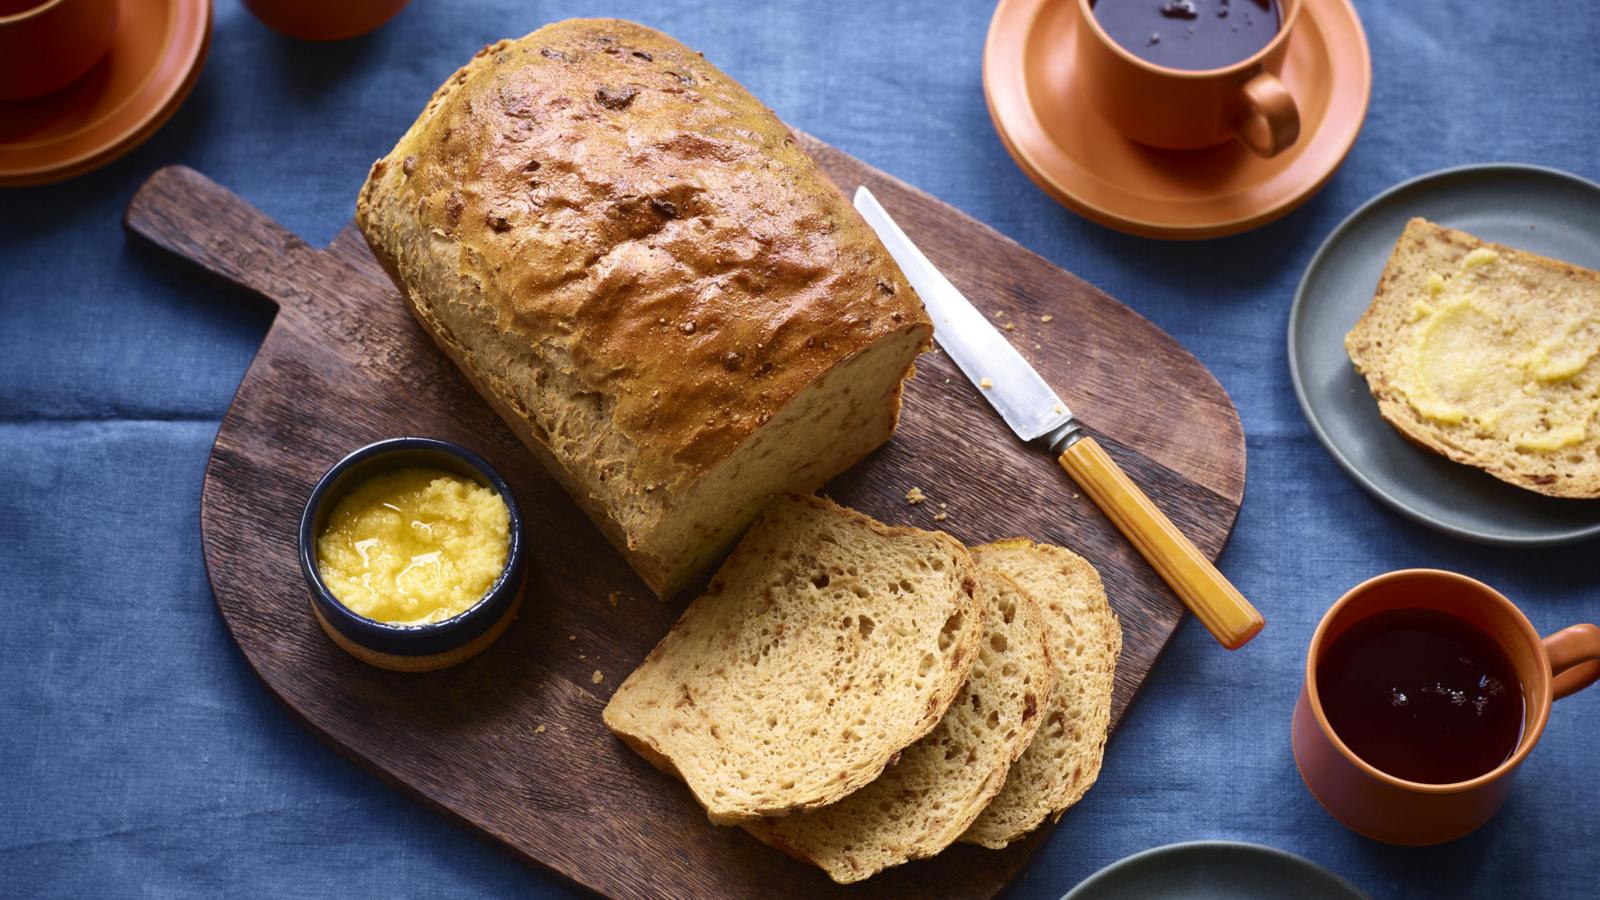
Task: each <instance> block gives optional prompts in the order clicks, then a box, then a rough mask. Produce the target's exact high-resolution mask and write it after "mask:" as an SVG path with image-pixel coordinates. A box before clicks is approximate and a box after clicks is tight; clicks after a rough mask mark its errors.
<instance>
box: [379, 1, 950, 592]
mask: <svg viewBox="0 0 1600 900" xmlns="http://www.w3.org/2000/svg"><path fill="white" fill-rule="evenodd" d="M356 219H357V223H358V225H359V226H360V228H361V230H362V233H363V234H364V235H365V236H366V238H367V241H368V243H369V244H370V245H371V247H372V249H373V251H374V254H375V255H376V256H377V258H378V259H379V261H380V262H381V263H382V264H383V265H384V267H385V268H386V269H387V270H388V271H389V273H390V275H391V276H393V277H394V279H395V281H396V283H397V284H398V285H399V286H400V288H401V291H402V293H403V294H404V295H405V297H406V301H407V303H408V305H409V307H410V308H411V310H412V312H413V313H414V314H415V316H416V318H417V319H418V321H419V322H420V323H421V324H422V325H423V327H424V329H425V330H426V331H428V332H429V334H430V335H431V336H432V337H433V338H434V340H435V341H436V342H437V343H438V344H439V345H440V347H441V348H442V349H444V351H445V352H446V353H447V354H448V355H449V356H450V357H451V358H452V359H453V360H454V361H455V362H456V363H457V365H458V366H460V367H461V368H462V370H463V371H464V373H465V374H466V375H467V377H468V378H469V380H470V381H472V383H473V384H474V386H475V387H476V388H477V389H478V390H479V392H480V393H482V394H484V396H485V398H486V399H488V400H489V402H490V404H491V405H492V406H493V407H494V408H495V409H496V411H497V412H498V413H499V414H500V415H501V416H502V417H503V418H505V419H506V421H507V423H508V424H509V425H510V426H511V428H512V430H513V431H514V432H516V433H517V435H518V436H519V437H520V438H521V439H522V440H523V441H524V442H525V443H527V444H528V445H529V447H530V448H531V449H532V450H533V451H534V453H535V455H536V456H537V457H538V458H539V459H540V461H541V462H542V463H543V464H544V465H545V467H546V468H547V469H549V470H550V471H551V473H552V474H553V475H554V477H556V478H557V480H559V481H560V482H561V483H562V485H563V486H564V487H565V488H566V489H567V490H568V491H569V492H570V493H571V494H572V495H573V497H574V498H575V499H576V500H577V501H578V502H579V504H580V505H582V506H583V508H584V509H585V511H586V512H587V513H588V514H589V515H590V517H591V518H593V519H594V520H595V522H596V523H597V524H598V525H599V526H600V527H601V529H602V531H604V532H605V534H606V535H607V537H608V538H609V539H610V540H611V541H612V542H613V543H614V544H615V545H616V546H617V547H618V548H619V550H621V551H622V552H623V553H624V554H625V555H626V556H627V558H628V560H629V562H630V564H632V565H633V566H634V567H635V569H637V570H638V571H639V573H640V575H641V576H642V577H643V578H644V579H645V581H646V582H647V583H648V584H649V585H650V586H651V587H652V588H653V589H655V590H656V591H657V593H659V594H668V593H671V592H672V591H674V590H676V589H677V588H679V587H681V586H683V585H684V584H685V583H687V582H689V581H691V580H692V579H693V578H694V577H696V576H697V575H698V574H700V573H701V572H703V571H704V570H705V569H706V568H708V567H709V566H710V565H712V564H714V563H715V561H716V559H717V558H718V557H719V556H720V555H721V554H722V553H723V552H725V551H726V550H727V548H728V547H729V546H730V545H731V544H732V542H733V541H734V540H735V539H737V537H738V534H739V533H740V531H741V530H742V529H743V528H744V527H745V526H746V525H747V524H748V523H749V522H750V520H751V519H752V518H753V517H754V516H755V515H756V514H757V513H758V512H759V511H760V509H761V507H762V506H763V505H764V503H765V502H766V500H767V499H768V498H769V497H770V496H772V495H773V494H774V493H776V492H779V491H782V490H791V489H792V490H810V489H813V488H815V487H817V486H820V485H821V484H823V483H824V482H826V481H827V479H828V478H830V477H832V476H833V475H835V474H837V473H838V472H840V471H843V470H844V469H845V468H847V467H848V466H849V465H851V464H852V463H854V462H855V461H857V460H858V459H860V458H861V456H863V455H865V454H866V453H867V452H869V451H871V450H872V449H873V448H874V447H876V446H878V445H879V444H881V443H882V442H883V441H885V440H887V439H888V437H889V436H890V434H891V433H892V432H893V429H894V424H895V420H896V417H897V415H898V410H899V398H900V384H901V381H902V380H903V379H904V378H905V377H906V376H907V375H908V374H909V373H910V368H911V362H912V360H913V359H914V358H915V356H916V355H917V354H918V353H920V352H922V351H923V350H925V349H927V347H928V346H929V341H930V338H931V335H932V328H931V325H930V324H929V323H928V321H927V317H926V315H925V314H924V313H923V310H922V306H921V303H920V302H919V301H918V300H917V298H916V296H915V294H914V292H913V291H912V289H911V287H910V285H909V284H907V283H906V281H905V279H904V277H903V276H902V275H901V274H900V271H899V269H898V268H897V267H896V266H895V265H894V263H893V261H892V260H891V259H890V258H889V256H888V255H887V253H886V252H884V250H883V248H882V246H881V245H880V244H879V243H878V240H877V238H876V236H874V235H873V234H872V232H871V230H870V228H869V227H868V226H867V225H866V223H865V222H864V221H862V220H861V218H860V216H859V215H858V214H857V213H856V212H855V211H854V209H853V208H851V206H850V203H849V201H848V200H847V199H846V198H845V197H844V196H843V195H842V194H841V193H840V192H839V191H838V189H837V188H836V187H834V186H833V185H832V184H831V183H830V182H829V181H828V180H827V178H826V177H825V176H824V175H823V174H822V173H821V171H820V170H819V169H817V167H816V165H815V163H814V162H813V161H812V160H811V159H810V158H809V157H808V156H807V155H806V154H805V152H804V151H803V150H801V149H800V147H799V146H798V145H797V143H796V142H795V140H794V138H793V136H792V135H791V134H790V133H789V131H788V129H787V128H786V127H785V126H784V125H783V124H782V123H781V122H780V121H779V120H778V119H777V117H776V116H774V115H773V114H772V113H771V111H769V110H767V109H766V108H765V107H763V106H762V105H761V104H760V102H759V101H757V100H756V99H755V98H753V97H751V96H750V94H748V93H747V92H745V91H744V89H743V88H741V87H740V86H739V85H738V84H737V83H735V82H734V81H733V80H732V79H730V78H728V77H727V76H726V75H724V74H723V73H722V72H720V71H718V70H717V69H716V68H715V67H714V66H712V65H710V64H709V63H707V62H706V61H705V60H704V59H703V58H701V57H700V56H699V55H698V54H696V53H695V52H693V51H692V50H690V49H688V48H687V47H685V46H683V45H682V44H680V43H678V42H677V41H675V40H673V39H671V38H669V37H667V36H665V35H663V34H661V33H659V32H656V31H654V30H651V29H648V28H645V27H643V26H640V25H636V24H634V23H631V22H625V21H621V20H615V19H581V20H571V21H566V22H560V23H557V24H554V25H550V26H546V27H545V28H542V29H540V30H538V31H536V32H534V33H532V34H530V35H528V36H526V37H524V38H522V39H520V40H516V41H501V42H499V43H497V44H493V45H491V46H489V47H486V48H484V49H483V50H482V51H480V52H479V53H478V55H477V56H475V57H474V58H473V59H472V61H471V62H470V63H468V64H467V65H466V66H465V67H463V68H462V69H461V70H460V71H458V72H457V73H456V74H455V75H454V76H452V77H451V78H450V79H449V80H448V81H446V82H445V84H444V85H442V86H441V87H440V88H439V90H438V91H437V92H435V94H434V96H433V98H432V99H431V100H430V101H429V103H428V105H427V108H426V109H424V110H423V112H422V114H421V116H420V117H419V118H418V119H417V121H416V122H415V123H414V124H413V125H412V127H411V129H410V130H409V131H408V132H407V133H406V135H405V136H404V137H403V138H402V139H401V140H400V142H399V143H398V144H397V145H396V147H395V149H394V150H393V151H391V152H390V153H389V154H388V155H387V156H386V157H384V158H383V159H380V160H378V161H377V162H376V163H375V164H374V165H373V168H372V172H371V174H370V176H369V177H368V180H367V183H366V185H365V186H364V187H363V189H362V191H361V194H360V198H359V201H358V205H357V214H356Z"/></svg>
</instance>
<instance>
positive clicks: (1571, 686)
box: [1544, 625, 1600, 700]
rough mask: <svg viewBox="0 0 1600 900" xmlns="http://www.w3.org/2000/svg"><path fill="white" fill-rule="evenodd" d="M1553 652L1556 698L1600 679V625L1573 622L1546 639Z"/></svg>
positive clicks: (1547, 648)
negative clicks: (1574, 623) (1570, 625)
mask: <svg viewBox="0 0 1600 900" xmlns="http://www.w3.org/2000/svg"><path fill="white" fill-rule="evenodd" d="M1544 650H1545V652H1546V653H1548V654H1549V655H1550V671H1551V673H1552V674H1553V675H1555V679H1554V680H1553V681H1551V682H1550V691H1551V694H1552V697H1553V699H1555V700H1560V699H1561V698H1562V697H1565V696H1567V695H1568V694H1575V693H1577V692H1578V691H1581V690H1583V689H1584V688H1586V687H1588V686H1589V685H1591V684H1594V683H1595V681H1596V680H1600V627H1597V626H1594V625H1573V626H1572V627H1570V628H1563V629H1561V630H1560V631H1558V632H1556V633H1555V634H1552V635H1550V636H1549V637H1547V638H1545V639H1544Z"/></svg>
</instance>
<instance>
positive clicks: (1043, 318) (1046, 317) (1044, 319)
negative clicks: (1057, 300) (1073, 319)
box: [1039, 313, 1055, 322]
mask: <svg viewBox="0 0 1600 900" xmlns="http://www.w3.org/2000/svg"><path fill="white" fill-rule="evenodd" d="M1054 318H1055V316H1052V315H1050V314H1049V313H1045V314H1044V315H1042V316H1040V317H1039V321H1041V322H1048V321H1050V320H1051V319H1054Z"/></svg>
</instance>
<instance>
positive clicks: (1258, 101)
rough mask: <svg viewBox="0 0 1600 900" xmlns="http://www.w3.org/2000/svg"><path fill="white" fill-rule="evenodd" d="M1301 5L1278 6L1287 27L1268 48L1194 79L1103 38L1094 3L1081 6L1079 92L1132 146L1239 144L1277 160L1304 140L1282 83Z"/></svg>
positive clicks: (1294, 0)
mask: <svg viewBox="0 0 1600 900" xmlns="http://www.w3.org/2000/svg"><path fill="white" fill-rule="evenodd" d="M1302 2H1303V0H1281V2H1280V3H1279V8H1280V9H1281V10H1282V13H1283V25H1282V27H1280V28H1279V29H1278V34H1277V35H1276V36H1275V37H1273V39H1272V41H1271V42H1270V43H1268V44H1267V45H1266V46H1265V47H1263V48H1261V49H1260V50H1259V51H1257V52H1256V53H1255V54H1254V55H1253V56H1249V57H1247V58H1245V59H1242V60H1240V61H1239V62H1236V63H1234V64H1233V65H1231V66H1226V67H1224V68H1221V69H1205V70H1199V71H1192V70H1186V69H1173V68H1168V67H1166V66H1161V65H1157V64H1155V63H1153V62H1149V61H1148V60H1144V59H1140V58H1139V57H1138V56H1136V55H1134V54H1133V53H1131V52H1129V51H1128V50H1127V49H1126V48H1124V47H1123V46H1122V45H1121V44H1118V43H1117V42H1116V41H1115V40H1113V39H1112V38H1111V36H1110V35H1109V34H1106V32H1105V29H1103V28H1101V27H1100V23H1099V22H1098V21H1096V20H1095V17H1094V10H1093V0H1077V3H1078V11H1079V14H1080V15H1081V16H1082V17H1083V22H1082V23H1081V25H1082V27H1080V28H1078V29H1077V33H1078V52H1077V59H1078V62H1077V66H1078V68H1079V69H1080V72H1079V75H1080V77H1079V78H1078V79H1077V82H1078V84H1079V86H1080V88H1079V89H1080V90H1081V91H1083V93H1084V95H1085V96H1086V97H1087V98H1088V99H1089V101H1090V102H1091V103H1093V104H1094V105H1095V107H1096V108H1097V109H1099V110H1100V112H1101V114H1102V115H1104V116H1105V117H1106V120H1107V121H1108V122H1110V123H1111V125H1112V126H1113V127H1115V128H1116V129H1117V130H1118V131H1120V132H1122V134H1123V135H1124V136H1126V137H1128V138H1130V139H1132V140H1135V141H1138V142H1139V143H1141V144H1148V145H1149V146H1152V147H1161V148H1164V149H1168V150H1197V149H1200V148H1202V147H1212V146H1215V145H1217V144H1223V143H1227V142H1228V141H1231V140H1238V141H1240V142H1242V143H1243V144H1244V145H1245V146H1246V147H1249V148H1250V149H1251V150H1253V151H1255V152H1256V153H1257V154H1259V155H1261V156H1276V155H1278V154H1279V153H1282V152H1283V151H1284V150H1286V149H1288V147H1289V146H1290V145H1291V144H1293V143H1294V142H1295V139H1296V138H1298V137H1299V136H1300V110H1299V109H1298V108H1297V107H1296V106H1295V102H1294V97H1293V96H1292V95H1290V93H1289V89H1288V88H1286V87H1284V85H1283V82H1282V81H1280V80H1279V79H1278V75H1277V73H1278V72H1279V71H1280V70H1281V68H1282V66H1283V57H1284V54H1285V53H1287V52H1288V47H1289V32H1290V31H1292V30H1293V29H1294V25H1295V21H1296V20H1297V19H1298V18H1299V16H1300V6H1301V3H1302Z"/></svg>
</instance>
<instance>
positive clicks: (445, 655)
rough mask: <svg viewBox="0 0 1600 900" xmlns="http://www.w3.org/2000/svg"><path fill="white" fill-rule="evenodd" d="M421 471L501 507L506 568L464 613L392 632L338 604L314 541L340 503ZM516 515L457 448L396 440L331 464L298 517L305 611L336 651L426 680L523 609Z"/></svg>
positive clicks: (478, 461)
mask: <svg viewBox="0 0 1600 900" xmlns="http://www.w3.org/2000/svg"><path fill="white" fill-rule="evenodd" d="M410 466H426V467H429V468H435V469H443V470H444V471H446V472H451V473H453V474H456V475H462V476H465V477H467V478H471V479H473V480H474V481H477V482H478V483H479V484H482V485H484V486H486V487H488V488H489V489H490V490H492V491H494V492H495V493H496V494H498V495H500V499H501V500H504V501H505V504H506V512H507V513H509V514H510V520H511V521H510V545H509V547H508V548H507V551H506V565H505V568H504V569H503V570H502V571H501V572H500V577H499V578H497V579H496V580H495V582H494V584H492V585H490V587H489V590H488V591H487V592H486V593H485V594H484V595H483V598H482V599H480V600H479V601H478V602H477V603H475V604H474V605H472V606H471V607H469V608H468V609H467V610H466V611H465V612H462V613H460V614H459V615H456V616H454V617H452V618H449V619H445V620H444V621H441V622H431V623H429V624H426V625H392V624H389V623H387V622H379V621H377V620H375V619H369V618H367V617H366V616H362V615H358V614H356V613H355V612H353V611H351V610H350V609H349V608H348V607H346V606H345V605H344V604H342V603H340V602H339V601H338V599H337V598H335V597H334V596H333V592H332V591H330V590H328V586H327V585H326V584H324V583H323V581H322V575H321V573H320V572H318V570H317V535H319V534H321V533H322V528H323V526H324V525H326V524H327V521H328V515H329V513H331V512H332V511H333V508H334V506H336V505H337V504H338V502H339V501H340V500H342V499H344V497H345V496H346V495H347V494H349V493H350V491H352V490H354V489H355V488H356V487H357V486H359V485H360V484H362V483H363V482H365V481H366V480H367V479H369V478H372V477H374V476H376V475H382V474H384V473H386V472H392V471H394V470H396V469H403V468H407V467H410ZM523 545H524V538H523V531H522V513H521V512H520V511H519V510H518V509H517V501H516V498H515V497H514V496H512V494H511V488H510V486H509V485H507V484H506V482H505V479H503V478H501V477H500V474H499V473H498V472H496V471H495V470H494V469H493V468H491V467H490V465H489V464H488V463H487V462H484V460H483V458H482V457H480V456H478V455H477V454H476V453H473V452H472V451H471V450H468V449H466V448H465V447H462V446H460V445H458V444H452V443H450V442H448V441H441V440H435V439H433V438H421V437H401V438H392V439H390V440H387V441H379V442H377V443H376V444H368V445H367V446H365V447H362V448H361V449H360V450H357V451H355V452H354V453H352V454H350V455H349V456H346V457H345V458H344V459H341V460H339V462H338V463H336V464H334V466H333V468H331V469H329V470H328V473H327V474H326V475H323V476H322V479H321V480H320V481H318V482H317V486H316V487H315V488H313V489H312V491H311V498H310V499H309V500H307V501H306V508H305V512H304V513H302V514H301V516H300V570H301V571H302V572H303V573H305V576H306V584H307V586H309V587H310V589H311V611H312V613H313V614H314V615H315V616H316V618H317V622H318V624H320V625H321V626H322V630H323V631H326V632H327V633H328V636H329V637H330V638H332V639H333V641H334V643H336V644H338V645H339V646H340V647H342V648H344V649H345V650H347V651H349V652H350V653H351V654H352V655H354V656H356V657H357V658H359V659H362V660H364V661H366V662H369V663H371V664H373V665H375V666H380V667H382V668H385V669H394V670H396V671H403V672H425V671H431V670H434V669H442V668H445V667H446V666H453V665H455V664H456V663H459V662H462V661H463V660H466V659H470V658H471V657H473V656H476V655H477V654H478V653H480V652H482V651H483V649H484V648H486V647H488V646H489V644H491V643H493V642H494V639H495V638H497V637H499V636H500V634H501V633H502V632H504V631H505V629H506V626H508V625H510V624H511V620H512V618H514V617H515V616H516V613H517V609H518V608H519V607H520V606H521V605H522V592H523V585H524V583H525V582H526V580H527V579H526V574H527V573H526V568H527V567H526V565H525V560H524V557H525V555H526V554H525V553H524V546H523Z"/></svg>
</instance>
